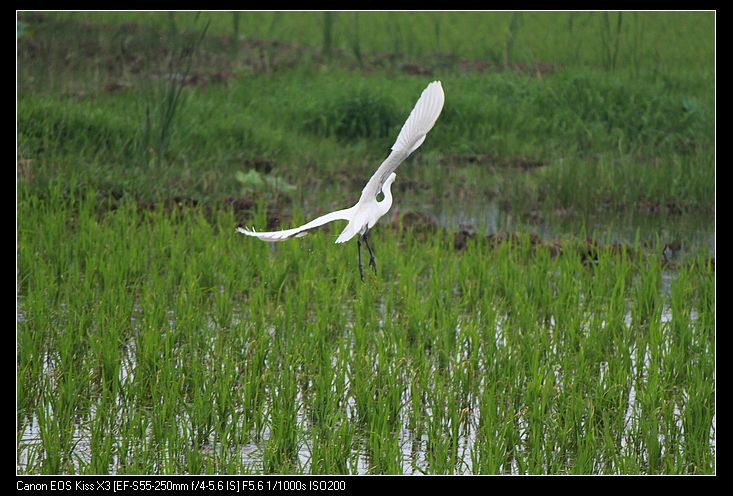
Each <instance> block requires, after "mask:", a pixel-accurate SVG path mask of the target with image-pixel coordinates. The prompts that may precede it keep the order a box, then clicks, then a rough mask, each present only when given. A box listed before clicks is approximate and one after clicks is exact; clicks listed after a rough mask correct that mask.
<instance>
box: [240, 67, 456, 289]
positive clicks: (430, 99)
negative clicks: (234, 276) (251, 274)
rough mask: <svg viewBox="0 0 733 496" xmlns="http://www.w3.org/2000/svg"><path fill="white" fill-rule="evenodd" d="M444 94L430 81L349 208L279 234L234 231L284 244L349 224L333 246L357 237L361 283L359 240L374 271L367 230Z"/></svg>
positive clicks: (387, 202)
mask: <svg viewBox="0 0 733 496" xmlns="http://www.w3.org/2000/svg"><path fill="white" fill-rule="evenodd" d="M444 101H445V95H444V94H443V87H442V86H441V84H440V81H433V82H432V83H430V84H429V85H428V86H427V88H425V89H424V90H423V92H422V94H421V95H420V98H419V99H418V100H417V103H416V104H415V108H413V109H412V112H410V116H409V117H408V118H407V120H406V121H405V123H404V124H403V126H402V130H400V134H399V135H398V136H397V141H395V144H394V145H392V151H391V152H390V154H389V156H388V157H387V158H386V159H385V160H384V162H382V165H380V166H379V168H378V169H377V172H375V173H374V175H373V176H372V177H371V179H369V182H368V183H367V185H366V186H365V187H364V189H363V190H362V192H361V197H360V198H359V201H358V202H357V203H356V205H354V206H353V207H351V208H346V209H343V210H337V211H335V212H331V213H328V214H325V215H322V216H320V217H318V218H317V219H314V220H312V221H310V222H308V223H307V224H303V225H302V226H300V227H295V228H293V229H285V230H282V231H271V232H257V231H255V230H254V228H252V230H249V229H242V228H241V227H238V228H237V231H239V232H241V233H242V234H246V235H247V236H255V237H257V238H259V239H261V240H263V241H271V242H274V241H285V240H286V239H291V238H300V237H302V236H305V235H306V234H308V232H310V231H311V230H313V229H315V228H317V227H320V226H323V225H324V224H327V223H329V222H332V221H334V220H347V221H349V223H348V224H347V226H346V228H345V229H344V230H343V231H342V232H341V235H340V236H339V237H338V238H337V239H336V243H344V242H346V241H349V240H350V239H351V238H353V237H354V236H357V238H356V250H357V251H356V253H357V261H358V264H359V275H360V276H361V279H362V280H364V269H363V268H362V265H361V241H362V240H363V241H364V244H366V247H367V249H368V250H369V265H370V266H371V267H372V269H374V273H375V274H376V272H377V264H376V262H375V260H374V252H373V251H372V248H371V246H370V245H369V238H368V235H369V230H370V229H371V228H372V227H374V224H376V223H377V221H378V220H379V218H380V217H382V216H383V215H384V214H386V213H387V211H389V209H390V207H391V206H392V192H391V191H390V188H391V186H392V183H393V182H394V180H395V178H396V177H397V175H396V174H395V172H394V171H395V170H396V169H397V167H399V165H400V164H401V163H402V162H403V161H404V160H405V159H406V158H407V157H408V156H409V155H410V154H411V153H412V152H414V151H415V150H417V148H418V147H419V146H420V145H422V143H423V141H425V136H426V135H427V134H428V131H430V130H431V129H432V128H433V125H435V121H436V120H437V119H438V116H440V112H441V111H442V110H443V102H444ZM380 190H381V191H382V193H384V198H383V199H382V201H377V195H378V194H379V191H380Z"/></svg>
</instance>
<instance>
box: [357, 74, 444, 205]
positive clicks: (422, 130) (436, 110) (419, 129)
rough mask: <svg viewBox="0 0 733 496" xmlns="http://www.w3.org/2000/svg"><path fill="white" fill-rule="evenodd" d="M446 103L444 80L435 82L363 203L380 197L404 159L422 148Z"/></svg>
mask: <svg viewBox="0 0 733 496" xmlns="http://www.w3.org/2000/svg"><path fill="white" fill-rule="evenodd" d="M444 102H445V94H444V93H443V86H442V85H441V84H440V81H433V82H432V83H430V84H429V85H428V86H427V88H425V89H424V90H423V92H422V94H421V95H420V98H419V99H418V100H417V103H416V104H415V108H413V109H412V112H410V116H409V117H408V118H407V120H406V121H405V123H404V124H403V125H402V130H401V131H400V134H399V135H398V136H397V141H395V144H394V145H392V153H390V154H389V156H388V157H387V158H386V160H385V161H384V162H382V165H380V166H379V169H377V172H375V173H374V175H373V176H372V177H371V179H369V182H368V183H367V185H366V186H365V187H364V189H363V190H362V192H361V200H364V199H367V198H370V197H374V196H376V195H377V194H378V193H379V190H381V189H382V185H383V184H384V181H386V180H387V178H388V177H389V175H390V174H392V173H393V172H394V171H395V170H396V169H397V167H399V165H400V164H401V163H402V161H403V160H405V159H406V158H407V157H408V156H409V155H410V154H411V153H412V152H414V151H415V150H417V149H418V147H419V146H420V145H422V143H423V141H425V136H426V135H427V134H428V131H430V130H431V129H432V128H433V126H434V125H435V121H437V120H438V117H439V116H440V112H441V111H442V110H443V103H444ZM361 200H360V201H361Z"/></svg>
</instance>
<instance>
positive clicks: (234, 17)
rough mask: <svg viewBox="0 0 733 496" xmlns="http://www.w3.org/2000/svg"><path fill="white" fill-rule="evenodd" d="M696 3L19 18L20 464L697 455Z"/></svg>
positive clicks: (707, 422) (502, 464)
mask: <svg viewBox="0 0 733 496" xmlns="http://www.w3.org/2000/svg"><path fill="white" fill-rule="evenodd" d="M715 22H716V18H715V13H714V12H610V13H605V12H419V13H410V12H236V13H232V12H202V13H194V12H176V13H166V12H155V13H153V12H142V13H136V12H19V13H18V14H17V21H16V26H17V34H16V40H17V56H16V62H17V100H16V116H17V117H16V126H17V164H16V472H17V473H18V474H715V473H716V454H717V448H716V332H715V331H716V276H715V192H716V189H715V183H716V181H715V179H716V177H715V110H716V103H715ZM436 79H437V80H440V81H441V82H442V85H443V88H444V90H445V94H446V103H445V107H444V110H443V113H442V115H441V117H440V118H439V119H438V121H437V123H436V125H435V128H434V129H433V130H432V131H431V132H430V134H429V135H428V138H427V140H426V141H425V143H424V144H423V145H422V147H421V148H420V149H419V150H418V151H417V152H416V153H415V154H414V155H413V156H411V157H410V158H409V159H408V160H407V161H406V162H405V163H404V164H402V166H401V167H400V168H399V169H398V170H397V180H396V182H395V184H394V187H393V192H394V194H395V204H394V206H393V207H392V210H391V211H390V212H389V214H387V215H386V216H384V217H383V218H382V219H381V221H380V222H379V223H378V224H377V225H376V226H375V228H374V229H373V230H372V233H371V236H370V239H371V241H373V242H374V248H375V251H376V257H377V263H378V267H379V269H378V273H377V274H374V273H373V272H372V271H371V270H369V268H368V267H365V281H364V282H362V281H361V280H360V278H359V273H358V270H357V266H356V246H353V245H352V244H346V245H335V244H334V243H333V241H334V240H335V238H336V236H337V235H338V233H339V232H340V229H341V228H342V227H343V226H342V225H330V226H328V227H326V228H325V229H323V230H321V231H317V232H313V233H311V234H310V235H308V236H306V237H304V238H302V239H298V240H293V241H289V242H285V243H277V244H269V243H263V242H260V241H258V240H255V239H251V238H245V237H243V236H242V235H241V234H239V233H237V232H236V231H235V229H236V227H238V226H244V225H246V226H257V227H258V229H259V230H265V228H271V229H278V228H287V227H291V226H295V225H299V224H300V223H302V222H303V221H307V220H310V219H311V218H313V217H315V216H316V215H321V214H323V213H326V212H328V211H331V210H334V209H338V208H344V207H348V206H350V205H352V204H353V203H354V202H355V201H356V200H357V199H358V196H359V193H360V191H361V188H362V187H363V186H364V184H365V183H366V181H367V179H368V178H369V177H370V176H371V174H372V173H373V172H374V171H375V170H376V168H377V166H378V165H379V163H380V162H381V160H382V159H383V158H384V156H385V155H386V153H387V151H388V150H389V148H390V146H391V145H392V143H393V141H394V139H395V138H396V136H397V133H398V132H399V129H400V127H401V125H402V123H403V122H404V119H405V118H406V116H407V115H408V114H409V111H410V109H411V108H412V105H414V102H415V101H416V99H417V97H418V96H419V94H420V91H421V90H422V89H423V88H424V87H425V86H426V85H427V83H428V82H430V81H432V80H436Z"/></svg>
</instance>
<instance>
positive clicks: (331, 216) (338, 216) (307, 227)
mask: <svg viewBox="0 0 733 496" xmlns="http://www.w3.org/2000/svg"><path fill="white" fill-rule="evenodd" d="M351 212H352V209H350V208H347V209H344V210H337V211H335V212H330V213H327V214H326V215H321V216H320V217H318V218H316V219H313V220H312V221H310V222H308V223H307V224H303V225H302V226H300V227H295V228H293V229H284V230H282V231H269V232H257V231H255V229H254V228H252V229H251V230H250V229H243V228H241V227H238V228H237V232H240V233H242V234H246V235H247V236H254V237H255V238H259V239H261V240H262V241H271V242H274V241H285V240H288V239H290V238H302V237H303V236H305V235H306V234H308V232H310V231H311V230H313V229H315V228H317V227H320V226H322V225H324V224H328V223H329V222H331V221H334V220H351Z"/></svg>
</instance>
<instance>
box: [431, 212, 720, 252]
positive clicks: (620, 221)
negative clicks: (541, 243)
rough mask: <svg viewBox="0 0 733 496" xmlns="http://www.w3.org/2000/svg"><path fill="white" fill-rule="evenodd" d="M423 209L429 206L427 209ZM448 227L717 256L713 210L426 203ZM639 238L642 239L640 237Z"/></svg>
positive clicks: (440, 222)
mask: <svg viewBox="0 0 733 496" xmlns="http://www.w3.org/2000/svg"><path fill="white" fill-rule="evenodd" d="M423 208H424V209H425V208H426V207H423ZM427 210H431V211H432V212H433V215H434V216H435V218H436V219H437V222H438V223H439V224H440V225H441V226H442V227H444V228H446V229H451V230H455V229H459V228H460V227H461V226H471V227H473V228H474V229H475V230H476V231H477V232H485V233H486V234H491V233H494V232H501V231H507V232H511V231H514V230H517V229H522V230H527V231H529V232H532V233H535V234H537V235H538V236H539V237H540V238H541V239H543V240H551V239H573V238H576V239H577V238H581V239H582V238H587V237H590V238H593V239H595V240H598V241H602V242H608V243H613V242H617V241H618V242H621V243H630V244H634V243H635V241H636V240H637V239H638V241H639V243H641V244H642V245H646V246H657V243H659V244H660V246H662V247H666V249H665V251H666V255H667V256H669V257H670V258H680V257H684V256H685V255H688V254H691V255H695V254H697V253H698V251H699V250H702V251H703V252H707V254H708V255H709V256H711V257H715V216H714V214H701V213H692V214H678V215H670V214H644V213H623V214H619V213H603V214H588V213H584V212H577V211H556V212H548V213H542V212H538V213H533V214H529V215H524V216H521V217H520V216H516V215H514V214H513V213H512V212H511V211H507V210H503V209H502V208H501V207H500V206H499V204H498V203H497V202H487V203H484V204H480V203H474V204H470V205H465V204H464V205H455V204H443V205H436V206H431V207H427ZM637 236H638V238H637Z"/></svg>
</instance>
